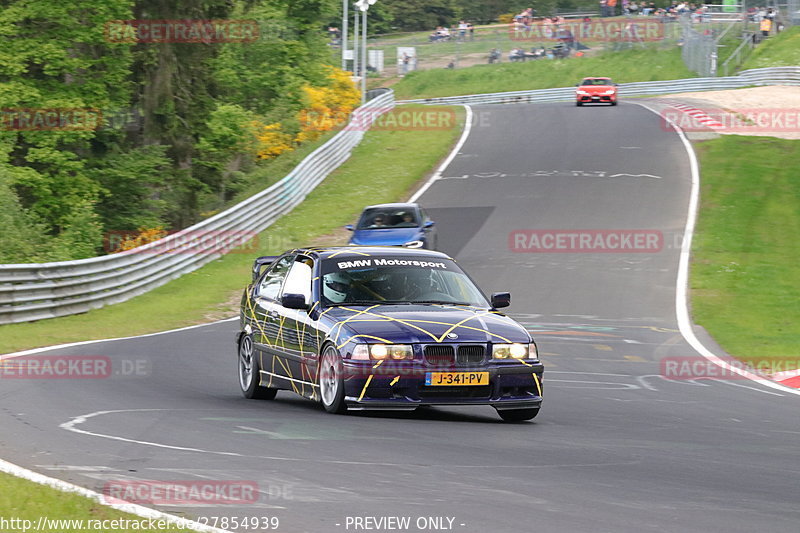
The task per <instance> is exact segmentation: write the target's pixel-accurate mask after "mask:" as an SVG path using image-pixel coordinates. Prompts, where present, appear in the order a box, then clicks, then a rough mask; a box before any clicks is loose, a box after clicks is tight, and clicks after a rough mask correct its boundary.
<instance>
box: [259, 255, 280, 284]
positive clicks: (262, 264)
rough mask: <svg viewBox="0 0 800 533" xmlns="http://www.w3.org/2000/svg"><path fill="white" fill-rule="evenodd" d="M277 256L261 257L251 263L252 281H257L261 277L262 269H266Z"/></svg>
mask: <svg viewBox="0 0 800 533" xmlns="http://www.w3.org/2000/svg"><path fill="white" fill-rule="evenodd" d="M278 257H279V256H277V255H262V256H261V257H259V258H257V259H256V260H255V261H253V281H255V280H257V279H258V276H260V275H261V272H262V267H266V266H269V265H271V264H272V263H274V262H275V260H276V259H277V258H278Z"/></svg>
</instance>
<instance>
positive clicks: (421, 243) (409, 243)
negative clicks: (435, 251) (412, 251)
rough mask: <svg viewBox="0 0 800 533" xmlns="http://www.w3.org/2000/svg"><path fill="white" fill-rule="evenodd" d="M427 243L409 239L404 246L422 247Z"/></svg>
mask: <svg viewBox="0 0 800 533" xmlns="http://www.w3.org/2000/svg"><path fill="white" fill-rule="evenodd" d="M424 245H425V243H424V242H422V241H409V242H407V243H405V244H404V245H403V246H405V247H406V248H422V247H423V246H424Z"/></svg>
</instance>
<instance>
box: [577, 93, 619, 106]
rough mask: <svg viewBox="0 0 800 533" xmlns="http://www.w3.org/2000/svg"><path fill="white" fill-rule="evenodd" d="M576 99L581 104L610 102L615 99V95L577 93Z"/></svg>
mask: <svg viewBox="0 0 800 533" xmlns="http://www.w3.org/2000/svg"><path fill="white" fill-rule="evenodd" d="M576 100H577V101H578V102H580V103H582V104H591V103H606V104H607V103H611V102H616V101H617V95H615V94H610V95H606V94H602V95H600V94H596V95H588V96H587V95H579V96H577V97H576Z"/></svg>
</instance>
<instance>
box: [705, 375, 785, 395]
mask: <svg viewBox="0 0 800 533" xmlns="http://www.w3.org/2000/svg"><path fill="white" fill-rule="evenodd" d="M715 381H719V382H720V383H725V384H726V385H733V386H734V387H742V388H743V389H750V390H754V391H758V392H763V393H764V394H772V395H774V396H783V394H781V393H780V392H772V391H768V390H762V389H757V388H755V387H748V386H747V385H742V384H741V383H734V382H732V381H727V380H724V379H718V380H715Z"/></svg>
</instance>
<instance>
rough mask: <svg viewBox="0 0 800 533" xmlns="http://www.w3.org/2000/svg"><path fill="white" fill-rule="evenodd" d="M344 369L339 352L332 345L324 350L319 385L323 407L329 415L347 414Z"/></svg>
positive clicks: (319, 371) (320, 361)
mask: <svg viewBox="0 0 800 533" xmlns="http://www.w3.org/2000/svg"><path fill="white" fill-rule="evenodd" d="M343 374H344V368H343V366H342V358H341V357H340V356H339V351H338V350H337V349H336V348H335V347H334V346H333V345H331V344H328V345H326V346H325V347H324V348H323V349H322V353H321V354H320V356H319V370H318V372H317V385H318V386H319V398H320V401H321V402H322V407H323V408H324V409H325V410H326V411H327V412H329V413H333V414H343V413H345V412H347V405H346V404H345V403H344V376H343Z"/></svg>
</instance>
